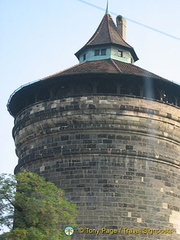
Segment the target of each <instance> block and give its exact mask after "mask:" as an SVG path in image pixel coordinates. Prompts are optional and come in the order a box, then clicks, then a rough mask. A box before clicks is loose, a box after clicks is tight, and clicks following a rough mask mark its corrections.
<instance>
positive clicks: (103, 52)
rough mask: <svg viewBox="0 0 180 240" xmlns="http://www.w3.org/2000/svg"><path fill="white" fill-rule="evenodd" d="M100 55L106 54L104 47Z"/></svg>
mask: <svg viewBox="0 0 180 240" xmlns="http://www.w3.org/2000/svg"><path fill="white" fill-rule="evenodd" d="M101 55H102V56H104V55H106V49H105V48H104V49H101Z"/></svg>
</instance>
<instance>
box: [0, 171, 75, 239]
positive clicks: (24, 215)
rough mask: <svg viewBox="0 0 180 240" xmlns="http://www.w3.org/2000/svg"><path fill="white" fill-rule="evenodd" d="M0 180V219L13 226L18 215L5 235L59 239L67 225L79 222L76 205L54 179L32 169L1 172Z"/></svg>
mask: <svg viewBox="0 0 180 240" xmlns="http://www.w3.org/2000/svg"><path fill="white" fill-rule="evenodd" d="M0 183H1V186H0V223H1V224H4V225H6V226H8V227H11V228H12V222H13V218H14V219H15V221H14V229H12V230H11V232H10V233H7V234H5V236H6V238H4V239H10V240H14V239H15V240H20V239H21V240H32V239H37V240H41V239H42V240H59V239H64V237H63V235H64V233H63V230H64V226H67V225H70V226H72V227H75V226H76V222H75V216H76V214H77V211H76V208H75V205H74V204H72V203H69V202H68V201H67V199H66V198H65V197H64V192H63V191H62V190H61V189H59V188H57V187H56V186H55V185H54V184H53V183H51V182H46V181H45V180H44V178H42V177H40V176H38V175H37V174H34V173H30V172H24V173H19V174H17V175H16V176H12V175H11V176H10V175H9V176H7V175H1V176H0ZM16 188H17V190H16ZM13 208H14V215H13ZM0 239H1V238H0ZM2 239H3V238H2ZM66 239H68V237H66Z"/></svg>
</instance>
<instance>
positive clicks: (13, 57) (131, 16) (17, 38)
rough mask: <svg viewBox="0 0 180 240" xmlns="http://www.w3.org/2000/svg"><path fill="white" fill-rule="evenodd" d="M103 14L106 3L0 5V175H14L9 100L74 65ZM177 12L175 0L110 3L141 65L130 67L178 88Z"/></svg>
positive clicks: (4, 1)
mask: <svg viewBox="0 0 180 240" xmlns="http://www.w3.org/2000/svg"><path fill="white" fill-rule="evenodd" d="M87 3H89V4H87ZM92 5H96V7H93V6H92ZM105 8H106V0H87V1H86V0H85V1H81V0H66V1H64V0H0V36H1V37H0V82H1V86H2V87H1V94H0V109H1V117H0V132H1V138H0V147H1V149H0V150H1V160H0V173H12V174H13V171H14V167H15V166H16V165H17V162H18V159H17V156H16V155H15V145H14V141H13V138H12V128H13V117H12V116H10V114H9V113H8V111H7V108H6V104H7V102H8V99H9V97H10V95H11V94H12V93H13V92H14V91H15V90H16V89H18V88H19V87H20V86H22V85H24V84H27V83H29V82H33V81H36V80H40V79H41V78H44V77H46V76H48V75H51V74H54V73H56V72H58V71H62V70H64V69H66V68H68V67H71V66H73V65H76V64H78V60H77V59H76V57H75V56H74V53H75V52H77V51H78V50H79V49H80V48H81V47H82V46H84V44H85V43H86V42H87V41H88V40H89V39H90V37H91V36H92V35H93V34H94V32H95V30H96V29H97V27H98V25H99V23H100V21H101V19H102V18H103V16H104V14H105ZM179 9H180V1H179V0H128V1H127V0H109V13H110V14H111V16H112V17H113V20H114V21H115V18H116V16H117V15H122V16H123V17H125V18H126V19H127V32H126V41H127V42H128V43H129V44H130V45H131V46H133V47H134V49H135V51H136V53H137V55H138V57H139V59H140V60H139V61H138V62H137V63H135V64H136V65H137V66H140V67H142V68H144V69H146V70H148V71H151V72H153V73H155V74H157V75H160V76H161V77H164V78H166V79H168V80H171V81H175V82H176V83H179V84H180V71H179V66H180V64H179V62H180V61H179V56H180V28H179V24H180V14H179ZM135 22H138V23H141V24H144V25H146V26H149V27H151V28H155V29H157V30H159V31H160V32H163V33H164V34H162V33H160V32H158V31H153V30H150V29H149V28H146V27H144V26H142V25H140V24H136V23H135ZM168 35H172V36H173V37H169V36H168Z"/></svg>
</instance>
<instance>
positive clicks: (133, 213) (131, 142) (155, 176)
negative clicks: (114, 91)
mask: <svg viewBox="0 0 180 240" xmlns="http://www.w3.org/2000/svg"><path fill="white" fill-rule="evenodd" d="M13 135H14V139H15V144H16V152H17V155H18V157H19V162H18V165H17V167H16V170H15V171H16V172H17V171H21V170H22V169H26V170H29V171H33V172H37V173H40V174H41V175H43V176H44V177H46V179H47V180H49V181H52V182H54V183H56V184H57V186H59V187H60V188H63V189H65V192H66V195H67V197H68V198H69V199H70V200H71V201H73V202H75V203H76V204H77V206H78V209H79V217H78V224H79V227H82V228H84V233H82V234H81V233H78V231H77V230H76V232H75V234H74V235H73V239H91V240H92V239H127V240H137V239H143V240H144V239H166V240H167V239H168V240H169V239H172V240H177V239H179V237H180V223H179V222H178V218H180V181H179V180H180V176H179V162H180V144H179V139H180V109H179V108H178V107H175V106H173V105H169V104H164V103H161V102H158V101H151V100H147V99H140V98H130V97H120V96H84V97H74V98H64V99H61V100H54V101H48V102H39V103H37V104H34V105H32V106H30V107H29V108H26V109H24V111H22V112H21V113H20V114H19V115H18V116H17V118H16V119H15V126H14V129H13ZM88 228H89V229H102V228H107V229H109V228H111V229H121V231H120V230H118V231H119V232H118V233H114V234H108V233H107V232H105V233H102V232H101V233H99V234H95V233H90V232H88V231H89V230H88ZM125 228H127V229H140V230H143V229H144V228H148V229H173V233H171V234H168V233H166V234H165V233H164V234H146V233H144V232H141V233H134V232H133V233H127V231H126V230H125Z"/></svg>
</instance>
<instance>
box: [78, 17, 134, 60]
mask: <svg viewBox="0 0 180 240" xmlns="http://www.w3.org/2000/svg"><path fill="white" fill-rule="evenodd" d="M102 45H118V46H119V47H122V48H125V49H127V50H129V51H130V53H131V55H132V57H133V58H134V61H137V60H138V57H137V55H136V53H135V51H134V49H133V47H131V46H130V45H129V44H128V43H127V42H126V41H125V40H124V39H123V38H122V36H121V35H120V34H119V33H118V31H117V27H116V25H115V23H114V22H113V19H112V17H111V15H110V14H105V15H104V17H103V19H102V21H101V23H100V24H99V27H98V28H97V30H96V32H95V33H94V35H93V36H92V37H91V38H90V40H89V41H88V42H87V43H86V44H85V45H84V46H83V47H82V48H81V49H80V50H79V51H78V52H76V53H75V55H76V57H77V58H79V55H80V54H81V53H82V52H83V51H85V50H86V49H87V48H90V47H93V46H102Z"/></svg>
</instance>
